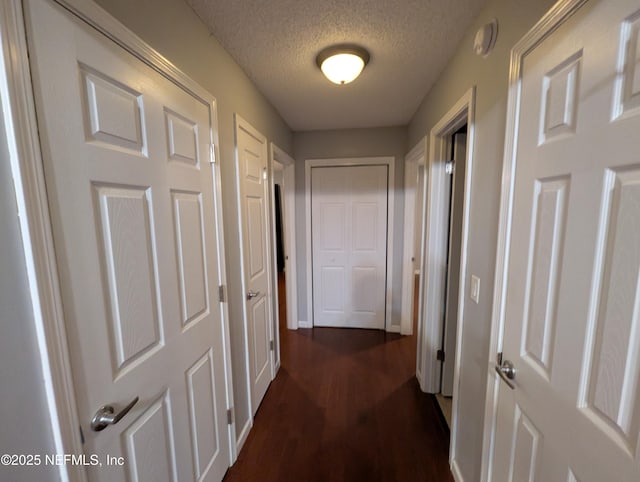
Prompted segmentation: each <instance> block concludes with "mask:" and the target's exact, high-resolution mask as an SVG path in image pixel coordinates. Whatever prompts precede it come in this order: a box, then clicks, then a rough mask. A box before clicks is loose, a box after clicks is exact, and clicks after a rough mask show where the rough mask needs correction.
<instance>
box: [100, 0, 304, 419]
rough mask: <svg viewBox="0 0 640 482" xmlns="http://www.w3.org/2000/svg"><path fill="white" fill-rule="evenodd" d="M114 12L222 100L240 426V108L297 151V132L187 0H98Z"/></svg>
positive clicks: (243, 410) (244, 407) (244, 409)
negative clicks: (236, 117)
mask: <svg viewBox="0 0 640 482" xmlns="http://www.w3.org/2000/svg"><path fill="white" fill-rule="evenodd" d="M97 2H98V3H99V4H100V5H101V6H102V7H103V8H104V9H106V10H107V11H108V12H109V13H110V14H111V15H113V16H114V17H116V18H117V19H118V20H120V21H121V22H122V23H123V24H124V25H126V26H127V27H128V28H129V29H131V30H133V31H134V32H135V33H136V34H137V35H138V36H140V37H141V38H142V39H143V40H145V41H146V42H147V43H149V44H150V45H151V46H152V47H153V48H155V49H156V50H158V51H159V52H160V53H161V54H162V55H164V56H165V57H167V58H168V59H169V60H170V61H171V62H173V63H174V64H175V65H176V66H177V67H178V68H180V69H181V70H182V71H183V72H185V73H186V74H187V75H189V76H190V77H191V78H193V79H194V80H195V81H196V82H198V83H199V84H200V85H201V86H202V87H204V88H205V89H206V90H208V91H209V92H210V93H211V94H213V95H214V96H215V97H216V99H217V102H218V125H219V135H220V146H219V148H220V157H221V169H222V197H223V202H222V205H223V210H224V214H223V217H224V234H225V247H226V261H227V282H228V287H229V289H228V293H229V316H230V322H231V329H230V335H231V345H232V349H231V351H232V367H233V379H234V401H235V410H234V412H235V414H236V429H237V430H238V431H240V430H241V429H242V427H243V426H244V424H245V422H246V421H247V413H248V407H249V398H248V396H247V392H246V386H247V380H246V364H245V354H244V349H243V348H242V347H243V346H244V326H243V321H242V303H244V301H243V300H242V296H241V294H242V289H241V274H240V269H239V267H240V248H239V246H240V239H239V235H238V229H239V224H238V214H237V212H238V210H237V192H236V181H235V134H234V119H233V115H234V113H238V114H240V115H241V116H242V117H243V118H244V119H245V120H246V121H247V122H249V123H250V124H251V125H253V126H254V127H255V128H256V129H258V130H259V131H260V132H261V133H262V134H264V135H265V136H266V137H267V139H268V140H269V141H273V142H275V143H276V144H277V145H278V146H279V147H281V148H282V149H284V150H285V151H288V152H291V147H292V135H291V131H290V130H289V128H288V126H287V125H286V124H285V122H284V121H283V120H282V118H281V117H280V115H279V114H278V112H277V111H276V110H275V109H274V108H273V106H272V105H271V104H270V103H269V102H268V101H267V100H266V99H265V98H264V97H263V96H262V94H261V93H260V92H259V91H258V90H257V89H256V87H255V86H254V84H253V83H252V82H251V81H250V80H249V79H248V78H247V76H246V75H245V74H244V72H243V71H242V69H241V68H240V67H239V66H238V65H237V64H236V63H235V62H234V60H233V59H232V58H231V57H230V56H229V54H228V53H227V52H226V51H225V50H224V49H223V48H222V46H221V45H220V44H219V43H218V41H217V40H216V39H215V38H214V37H213V36H211V35H210V34H209V31H208V30H207V28H206V26H205V25H204V24H203V23H202V22H201V21H200V20H199V19H198V17H197V16H196V15H195V13H194V12H193V10H191V8H190V7H189V6H188V5H187V3H186V2H185V1H184V0H136V1H135V2H132V1H131V0H97Z"/></svg>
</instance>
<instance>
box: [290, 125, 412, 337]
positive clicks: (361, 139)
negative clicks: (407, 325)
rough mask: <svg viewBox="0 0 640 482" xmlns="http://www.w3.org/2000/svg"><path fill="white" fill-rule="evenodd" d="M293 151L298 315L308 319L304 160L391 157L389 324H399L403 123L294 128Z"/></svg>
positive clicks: (404, 147)
mask: <svg viewBox="0 0 640 482" xmlns="http://www.w3.org/2000/svg"><path fill="white" fill-rule="evenodd" d="M293 153H294V158H295V159H296V246H297V264H298V317H299V319H300V320H302V321H311V320H307V296H306V294H307V265H308V263H310V262H311V260H307V251H306V249H307V248H306V246H307V245H306V242H307V241H306V238H307V233H306V211H305V210H306V204H305V193H306V189H307V187H306V186H305V160H307V159H332V158H345V157H382V156H388V157H394V158H395V172H394V182H395V189H396V190H395V198H394V203H395V204H394V207H395V209H394V213H393V216H394V222H395V229H394V228H392V229H393V233H394V234H393V254H392V255H393V273H392V285H393V301H392V306H391V325H392V326H395V327H397V328H398V329H399V328H400V311H401V309H402V292H401V290H402V246H403V242H404V239H403V229H402V223H403V220H404V197H403V195H402V193H403V189H404V188H403V186H404V156H405V154H406V153H407V128H406V127H380V128H368V129H339V130H324V131H308V132H295V133H294V135H293Z"/></svg>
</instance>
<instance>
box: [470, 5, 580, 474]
mask: <svg viewBox="0 0 640 482" xmlns="http://www.w3.org/2000/svg"><path fill="white" fill-rule="evenodd" d="M586 1H587V0H559V1H558V2H557V3H556V4H555V5H554V6H553V7H552V8H551V10H549V11H548V12H547V13H546V14H545V16H544V17H542V18H541V19H540V20H539V21H538V23H536V24H535V25H534V26H533V27H532V28H531V30H529V32H527V33H526V34H525V35H524V37H522V39H520V41H519V42H518V43H517V44H516V45H515V46H514V47H513V49H512V50H511V62H510V65H511V67H510V70H509V101H508V102H509V103H508V108H507V122H506V133H505V147H504V160H503V164H502V191H501V194H500V218H499V228H498V244H497V250H496V270H495V282H494V288H493V308H492V313H491V335H490V341H489V359H488V360H487V366H488V368H487V373H488V375H487V389H486V399H485V414H484V431H483V442H482V469H481V480H482V481H483V482H490V481H491V477H492V471H493V450H494V444H495V429H496V422H497V416H498V389H499V386H500V385H499V384H500V380H499V379H498V377H496V376H495V373H494V370H493V367H494V366H495V363H496V359H495V356H496V354H497V353H499V352H501V351H502V341H503V340H502V336H503V331H504V323H505V319H504V316H505V306H506V291H507V271H508V269H509V261H508V260H509V245H510V234H511V220H512V210H513V198H514V187H515V176H514V173H515V167H516V151H517V147H518V146H517V138H516V135H517V130H518V119H519V117H520V98H521V97H520V95H521V89H522V62H523V58H524V57H525V56H526V55H527V54H528V53H529V52H530V51H531V50H533V49H534V48H536V47H537V46H538V45H539V44H540V43H541V42H542V41H543V40H545V39H546V38H547V37H548V36H549V35H551V34H552V33H553V32H554V31H555V30H556V29H557V28H558V27H559V26H560V25H562V23H563V22H564V21H565V20H566V19H567V18H568V17H570V16H571V15H573V14H574V13H575V12H576V11H577V10H578V9H579V8H580V7H581V6H582V5H583V4H584V3H585V2H586Z"/></svg>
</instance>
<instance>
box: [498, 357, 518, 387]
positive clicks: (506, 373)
mask: <svg viewBox="0 0 640 482" xmlns="http://www.w3.org/2000/svg"><path fill="white" fill-rule="evenodd" d="M496 373H497V374H498V375H500V378H502V380H503V381H504V382H505V383H506V384H507V386H508V387H509V388H511V389H512V390H513V389H514V388H516V387H515V385H514V384H513V383H511V380H515V378H516V368H515V367H514V366H513V363H511V362H510V361H509V360H505V361H503V362H502V364H501V365H496Z"/></svg>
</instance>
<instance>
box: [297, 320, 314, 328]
mask: <svg viewBox="0 0 640 482" xmlns="http://www.w3.org/2000/svg"><path fill="white" fill-rule="evenodd" d="M298 328H313V325H312V324H311V322H309V321H303V320H298Z"/></svg>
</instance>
